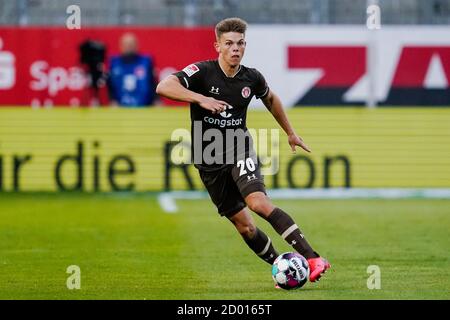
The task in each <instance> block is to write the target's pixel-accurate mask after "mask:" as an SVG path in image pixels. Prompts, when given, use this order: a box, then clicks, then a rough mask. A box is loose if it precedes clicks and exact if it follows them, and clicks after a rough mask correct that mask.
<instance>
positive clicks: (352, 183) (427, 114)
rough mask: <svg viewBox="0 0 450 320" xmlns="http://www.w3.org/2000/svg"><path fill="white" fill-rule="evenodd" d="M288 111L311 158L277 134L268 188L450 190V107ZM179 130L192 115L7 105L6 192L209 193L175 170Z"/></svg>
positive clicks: (0, 154)
mask: <svg viewBox="0 0 450 320" xmlns="http://www.w3.org/2000/svg"><path fill="white" fill-rule="evenodd" d="M287 112H288V115H289V119H290V121H291V123H292V125H293V126H294V127H295V128H296V130H297V132H298V134H300V135H301V136H302V137H303V138H304V140H305V142H306V143H307V144H308V145H309V146H310V147H311V148H312V150H313V152H312V153H311V154H307V153H305V152H302V151H300V150H298V151H297V153H296V154H292V152H291V150H290V147H289V145H288V144H287V139H286V136H285V135H284V133H283V132H282V131H281V130H280V136H279V165H278V170H277V173H276V174H275V175H267V176H266V177H265V181H266V185H267V187H268V188H274V187H275V188H287V187H291V188H323V187H329V188H333V187H369V188H370V187H377V188H390V187H399V188H402V187H420V188H422V187H423V188H434V187H450V148H449V145H450V110H449V109H445V108H378V109H375V110H369V109H365V108H297V109H291V110H288V111H287ZM247 122H248V123H247V125H248V127H249V128H254V129H255V130H256V132H258V130H264V129H276V128H279V127H278V125H277V123H276V121H275V120H274V119H273V118H272V117H271V115H270V114H269V113H268V112H267V111H266V110H264V111H263V110H250V111H249V114H248V117H247ZM177 129H185V130H188V129H190V118H189V109H187V108H150V109H120V108H119V109H109V108H108V109H95V108H80V109H72V108H53V109H28V108H4V107H2V108H0V190H2V191H62V190H82V191H130V190H131V191H160V190H164V189H171V190H187V189H189V188H194V189H202V185H201V182H200V180H199V177H198V174H197V171H196V169H195V168H194V167H193V166H192V165H189V166H186V167H185V168H184V169H183V168H180V167H177V166H175V165H173V164H172V163H171V162H170V159H171V157H170V156H169V157H168V156H167V154H166V153H165V151H166V149H165V148H166V147H167V146H166V144H167V143H168V142H169V141H170V140H171V135H172V133H173V132H174V131H175V130H177ZM186 132H187V131H186ZM167 150H168V149H167Z"/></svg>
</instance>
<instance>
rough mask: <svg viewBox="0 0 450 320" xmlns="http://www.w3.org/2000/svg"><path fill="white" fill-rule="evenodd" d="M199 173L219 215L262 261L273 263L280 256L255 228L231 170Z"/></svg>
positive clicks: (262, 233)
mask: <svg viewBox="0 0 450 320" xmlns="http://www.w3.org/2000/svg"><path fill="white" fill-rule="evenodd" d="M199 173H200V178H201V180H202V181H203V184H204V185H205V187H206V190H208V193H209V195H210V197H211V200H212V201H213V203H214V204H215V205H216V207H217V211H218V212H219V214H220V215H221V216H225V217H227V218H228V219H229V220H230V221H231V222H232V223H233V225H234V226H235V228H236V229H237V231H238V232H239V233H240V234H241V236H242V238H243V239H244V241H245V242H246V243H247V245H248V246H249V247H250V249H252V250H253V251H254V252H255V253H256V254H257V255H258V256H259V257H260V258H261V259H263V260H264V261H265V262H268V263H270V264H271V263H273V261H274V260H275V259H276V257H277V256H278V254H277V252H276V251H275V249H274V248H273V245H272V241H271V240H270V238H269V237H268V236H267V235H266V234H265V233H264V232H263V231H261V230H259V229H258V228H257V227H256V226H255V223H254V221H253V218H252V216H251V215H250V213H249V212H248V210H246V209H245V207H246V205H245V201H244V199H243V198H242V196H241V194H240V192H239V190H238V188H237V186H236V184H235V183H234V180H233V177H232V176H231V174H230V168H225V169H223V170H219V171H214V172H205V171H200V172H199Z"/></svg>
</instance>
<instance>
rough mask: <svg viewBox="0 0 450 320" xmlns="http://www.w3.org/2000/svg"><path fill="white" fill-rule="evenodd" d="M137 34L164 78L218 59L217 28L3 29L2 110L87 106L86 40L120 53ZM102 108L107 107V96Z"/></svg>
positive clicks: (0, 64) (0, 50)
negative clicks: (126, 37)
mask: <svg viewBox="0 0 450 320" xmlns="http://www.w3.org/2000/svg"><path fill="white" fill-rule="evenodd" d="M125 32H132V33H134V34H135V35H136V37H137V38H138V40H139V50H140V52H141V53H144V54H148V55H151V56H152V57H153V59H154V61H155V65H156V67H157V70H158V74H159V76H160V77H161V76H165V75H167V74H169V73H171V72H173V71H175V70H179V69H181V68H183V67H185V66H186V65H188V64H190V63H192V62H195V61H199V60H204V59H211V58H214V57H216V52H215V50H214V47H213V42H214V31H213V29H212V28H195V29H184V28H126V29H125V28H116V27H114V28H85V29H81V30H68V29H65V28H13V27H11V28H8V27H6V28H4V27H3V28H0V105H27V106H29V105H38V106H39V105H54V106H67V105H88V104H89V103H90V97H91V95H90V94H89V90H87V89H86V87H87V77H86V76H85V73H84V71H83V66H82V64H81V63H80V52H79V46H80V44H81V43H83V42H84V41H85V40H87V39H91V40H97V41H101V42H103V43H104V44H105V45H106V48H107V56H108V57H110V56H112V55H115V54H118V53H119V38H120V36H121V35H122V34H124V33H125ZM102 97H103V98H104V99H103V100H102V103H107V102H108V101H107V94H103V95H102Z"/></svg>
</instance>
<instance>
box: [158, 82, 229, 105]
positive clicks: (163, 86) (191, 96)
mask: <svg viewBox="0 0 450 320" xmlns="http://www.w3.org/2000/svg"><path fill="white" fill-rule="evenodd" d="M156 93H157V94H158V95H160V96H163V97H166V98H169V99H172V100H176V101H181V102H188V103H196V104H198V105H199V106H200V107H202V108H204V109H206V110H210V111H211V112H212V113H213V114H216V113H221V112H222V111H224V110H225V108H226V106H227V103H226V102H224V101H221V100H216V99H214V98H212V97H206V96H204V95H202V94H199V93H197V92H194V91H192V90H189V89H186V88H185V87H184V86H183V85H182V84H181V83H180V80H179V79H178V77H177V76H174V75H170V76H168V77H167V78H165V79H164V80H162V81H161V82H160V83H159V84H158V86H157V87H156Z"/></svg>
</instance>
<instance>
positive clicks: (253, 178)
mask: <svg viewBox="0 0 450 320" xmlns="http://www.w3.org/2000/svg"><path fill="white" fill-rule="evenodd" d="M252 180H256V175H255V174H252V175H251V176H250V175H249V176H247V182H248V181H252Z"/></svg>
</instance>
